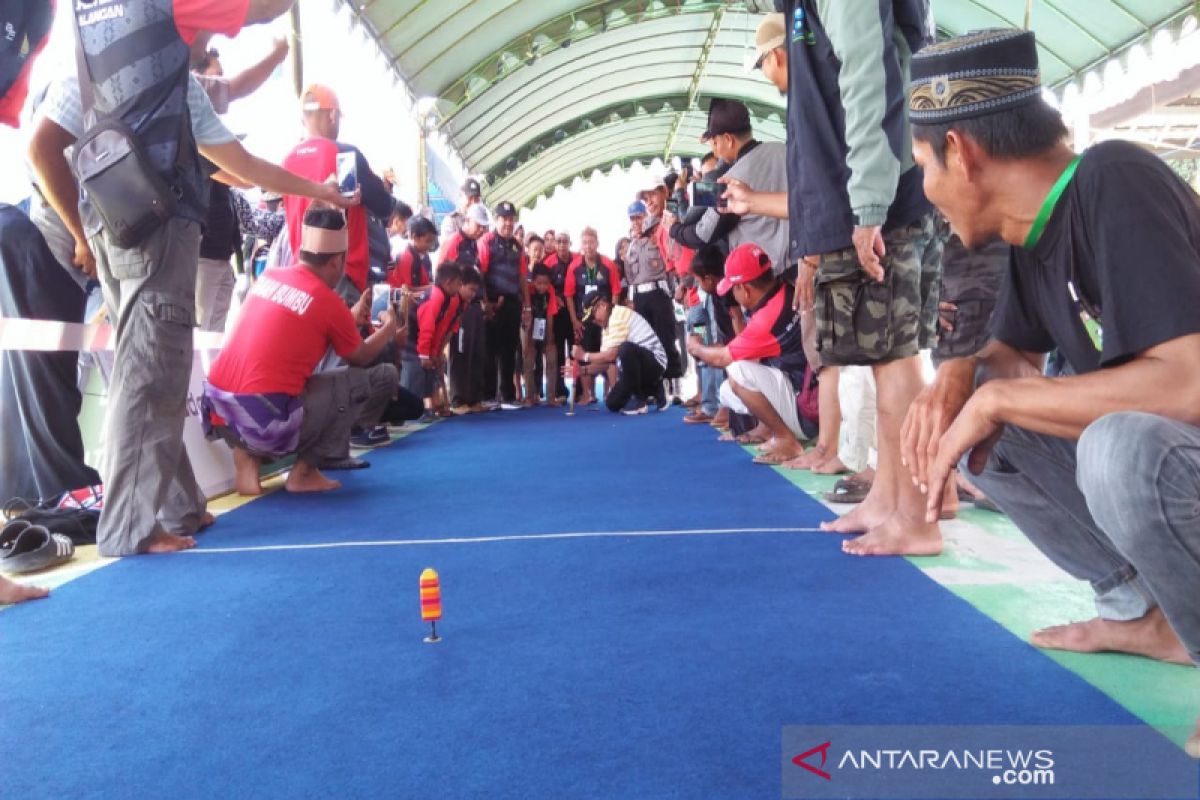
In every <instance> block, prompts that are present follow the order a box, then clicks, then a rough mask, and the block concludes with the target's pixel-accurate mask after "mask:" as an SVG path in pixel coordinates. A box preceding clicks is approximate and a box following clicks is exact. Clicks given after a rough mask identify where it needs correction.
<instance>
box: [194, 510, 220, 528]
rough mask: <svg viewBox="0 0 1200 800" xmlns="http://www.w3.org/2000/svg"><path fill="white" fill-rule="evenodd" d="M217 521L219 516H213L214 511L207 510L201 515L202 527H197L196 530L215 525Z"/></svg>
mask: <svg viewBox="0 0 1200 800" xmlns="http://www.w3.org/2000/svg"><path fill="white" fill-rule="evenodd" d="M216 521H217V518H216V517H214V516H213V513H212V512H211V511H205V512H204V513H203V514H201V515H200V527H199V528H197V529H196V530H198V531H202V530H204V529H205V528H211V527H212V526H213V523H215V522H216Z"/></svg>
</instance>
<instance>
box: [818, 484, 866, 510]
mask: <svg viewBox="0 0 1200 800" xmlns="http://www.w3.org/2000/svg"><path fill="white" fill-rule="evenodd" d="M870 492H871V484H869V483H867V482H866V481H856V480H852V479H851V478H842V479H841V480H840V481H838V482H837V483H835V484H834V485H833V491H832V492H825V494H823V495H821V496H822V497H823V498H824V499H825V502H827V503H846V504H854V503H861V502H862V501H863V500H866V499H867V495H868V494H870Z"/></svg>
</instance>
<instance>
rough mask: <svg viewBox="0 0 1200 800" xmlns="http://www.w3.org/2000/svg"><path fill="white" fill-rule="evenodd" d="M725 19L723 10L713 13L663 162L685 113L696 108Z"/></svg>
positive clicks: (677, 133)
mask: <svg viewBox="0 0 1200 800" xmlns="http://www.w3.org/2000/svg"><path fill="white" fill-rule="evenodd" d="M723 19H725V9H724V8H723V7H722V8H718V9H717V10H716V11H714V12H713V18H712V22H711V23H710V24H709V26H708V36H707V37H706V38H705V39H704V47H703V48H701V50H700V59H699V61H697V62H696V71H695V72H693V73H692V83H691V85H690V86H688V98H687V105H686V106H684V108H683V111H681V112H679V113H678V114H676V115H675V124H674V125H672V126H671V133H670V134H669V135H668V136H667V145H666V147H664V148H663V161H667V160H669V159H670V158H671V150H672V149H673V148H674V147H675V137H677V136H678V135H679V126H680V124H681V123H682V122H683V118H684V117H685V116H687V113H688V112H689V111H691V110H692V109H693V108H695V107H696V98H697V96H699V94H700V82H701V81H702V80H704V72H705V70H707V69H708V57H709V56H710V55H711V54H712V49H713V45H714V44H716V42H717V34H718V33H720V32H721V21H722V20H723Z"/></svg>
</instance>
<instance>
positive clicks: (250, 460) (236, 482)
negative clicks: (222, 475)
mask: <svg viewBox="0 0 1200 800" xmlns="http://www.w3.org/2000/svg"><path fill="white" fill-rule="evenodd" d="M261 466H262V459H260V458H257V457H256V456H252V455H250V452H249V451H248V450H244V449H243V448H241V447H235V448H233V470H234V473H233V488H234V489H236V490H237V493H238V494H241V495H246V496H249V497H253V496H254V495H259V494H262V483H260V482H259V479H258V471H259V468H260V467H261Z"/></svg>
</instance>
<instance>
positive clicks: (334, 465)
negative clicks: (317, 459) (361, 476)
mask: <svg viewBox="0 0 1200 800" xmlns="http://www.w3.org/2000/svg"><path fill="white" fill-rule="evenodd" d="M369 466H371V464H370V462H367V461H363V460H362V459H361V458H331V459H328V460H326V461H322V462H321V464H320V466H318V467H317V469H320V470H328V471H330V472H338V471H341V470H351V469H366V468H367V467H369Z"/></svg>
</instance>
